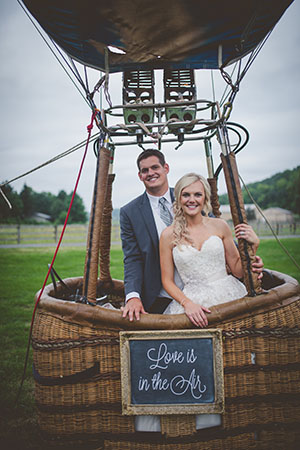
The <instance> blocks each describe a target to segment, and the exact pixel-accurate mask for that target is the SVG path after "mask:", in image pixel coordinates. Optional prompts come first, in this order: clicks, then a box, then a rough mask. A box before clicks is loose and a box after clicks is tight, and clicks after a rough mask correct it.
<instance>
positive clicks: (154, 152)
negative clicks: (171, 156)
mask: <svg viewBox="0 0 300 450" xmlns="http://www.w3.org/2000/svg"><path fill="white" fill-rule="evenodd" d="M150 156H156V157H157V158H158V160H159V162H160V164H161V165H162V166H164V165H165V164H166V160H165V156H164V154H163V153H162V152H161V151H160V150H156V148H149V149H148V150H144V151H143V152H142V153H140V154H139V156H138V158H137V160H136V163H137V166H138V169H139V170H140V162H141V161H142V160H143V159H146V158H149V157H150Z"/></svg>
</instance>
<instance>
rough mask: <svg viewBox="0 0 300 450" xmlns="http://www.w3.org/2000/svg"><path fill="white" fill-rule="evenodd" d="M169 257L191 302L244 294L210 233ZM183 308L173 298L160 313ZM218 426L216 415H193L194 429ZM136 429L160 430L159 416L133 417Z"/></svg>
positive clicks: (223, 300) (213, 301) (223, 299)
mask: <svg viewBox="0 0 300 450" xmlns="http://www.w3.org/2000/svg"><path fill="white" fill-rule="evenodd" d="M173 259H174V264H175V266H176V268H177V271H178V273H179V275H180V277H181V279H182V281H183V283H184V289H183V292H184V294H185V295H186V296H187V297H188V298H189V299H190V300H192V301H193V302H195V303H197V304H200V305H201V306H205V307H206V308H210V307H212V306H214V305H218V304H221V303H226V302H228V301H231V300H236V299H238V298H240V297H244V296H245V295H246V294H247V290H246V288H245V286H244V285H243V284H242V283H241V282H240V281H239V280H237V279H236V278H234V277H233V276H232V275H228V274H227V271H226V262H225V251H224V246H223V241H222V239H221V238H220V237H219V236H215V235H213V236H210V237H209V238H208V239H207V240H206V241H204V243H203V244H202V248H201V249H200V250H198V249H197V248H195V247H192V246H191V245H188V244H182V245H180V246H177V247H174V249H173ZM182 313H184V308H183V307H182V306H181V305H180V304H179V303H178V302H177V301H176V300H173V301H172V302H171V303H170V304H169V306H168V307H167V309H166V310H165V312H164V314H182ZM217 425H221V416H220V415H219V414H197V415H196V429H201V428H208V427H213V426H217ZM135 427H136V430H137V431H160V418H159V416H136V418H135Z"/></svg>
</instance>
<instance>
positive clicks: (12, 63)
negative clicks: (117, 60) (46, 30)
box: [0, 0, 300, 210]
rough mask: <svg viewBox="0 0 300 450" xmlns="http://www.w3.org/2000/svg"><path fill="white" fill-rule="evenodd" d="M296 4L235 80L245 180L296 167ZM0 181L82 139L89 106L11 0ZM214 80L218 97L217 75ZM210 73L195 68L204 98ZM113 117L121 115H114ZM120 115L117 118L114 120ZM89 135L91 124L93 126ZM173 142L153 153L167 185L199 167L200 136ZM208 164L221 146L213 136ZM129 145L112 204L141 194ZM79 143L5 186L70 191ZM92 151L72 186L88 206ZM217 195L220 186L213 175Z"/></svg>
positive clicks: (3, 48) (299, 70)
mask: <svg viewBox="0 0 300 450" xmlns="http://www.w3.org/2000/svg"><path fill="white" fill-rule="evenodd" d="M299 20H300V6H299V2H297V1H295V2H294V3H293V4H292V5H291V6H290V7H289V8H288V10H287V11H286V13H285V14H284V16H283V17H282V19H281V20H280V21H279V23H278V24H277V26H276V27H275V29H274V30H273V32H272V34H271V36H270V38H269V40H268V41H267V43H266V44H265V46H264V47H263V49H262V51H261V53H260V54H259V55H258V57H257V59H256V61H255V62H254V64H253V65H252V67H251V68H250V70H249V72H248V73H247V75H246V77H245V78H244V80H243V81H242V83H241V87H240V92H239V93H238V95H237V97H236V100H235V104H234V109H233V112H232V115H231V120H232V121H235V122H238V123H240V124H241V125H243V126H244V127H246V128H247V129H248V131H249V132H250V142H249V144H248V145H247V147H246V148H245V149H244V150H243V151H242V152H241V153H240V154H239V155H238V167H239V171H240V173H241V175H242V177H243V178H244V180H245V181H246V183H251V182H255V181H259V180H262V179H264V178H267V177H269V176H272V175H274V174H275V173H277V172H281V171H283V170H285V169H293V168H295V167H296V166H297V165H299V164H300V156H299V155H300V153H299V130H298V128H299V119H300V114H299V112H300V89H299V84H300V76H299V75H300V59H299V47H300V27H299ZM0 21H1V28H0V33H1V41H0V56H1V69H0V90H1V102H0V114H1V117H0V124H1V125H0V126H1V144H0V157H1V165H0V181H1V182H3V181H5V180H10V179H12V178H14V177H15V176H18V175H20V174H22V173H24V172H26V171H28V170H30V169H31V168H33V167H35V166H37V165H39V164H41V163H43V162H44V161H46V160H48V159H50V158H52V157H54V156H55V155H57V154H58V153H61V152H63V151H65V150H67V149H68V148H70V147H72V146H73V145H75V144H77V143H78V142H80V141H82V140H83V139H85V137H86V136H87V132H86V126H87V125H88V123H89V122H90V114H91V113H90V109H89V108H88V106H87V105H86V103H85V101H84V100H83V99H82V97H81V96H80V95H79V94H78V92H77V90H76V89H75V87H74V86H73V85H72V83H71V82H70V80H69V79H68V77H67V76H66V74H65V73H64V71H63V70H62V68H61V66H60V65H59V64H58V63H57V61H56V60H55V59H54V57H53V55H52V54H51V53H50V51H49V49H48V48H47V47H46V45H45V43H44V42H43V41H42V39H41V37H40V36H39V35H38V33H37V31H36V30H35V29H34V27H33V25H32V24H31V23H30V21H29V20H28V18H27V17H26V15H25V14H24V12H23V10H22V9H21V8H20V6H19V4H18V3H17V1H16V0H2V1H1V2H0ZM215 78H216V83H217V97H218V98H220V96H221V93H222V90H223V88H224V82H222V83H220V82H219V81H218V76H217V73H216V75H215ZM209 80H210V72H209V71H202V72H201V71H197V94H198V98H205V99H212V90H211V87H210V85H209ZM160 85H161V73H160V72H157V75H156V86H158V93H157V98H156V99H157V101H162V98H160V96H161V97H162V94H161V90H160V89H159V86H160ZM121 88H122V83H121V77H120V75H119V74H115V75H112V76H111V77H110V93H111V97H112V100H113V103H114V104H120V103H121V102H122V100H121ZM120 120H121V119H120ZM120 120H119V122H120ZM94 132H96V128H94ZM175 146H176V144H168V145H165V146H163V148H162V150H163V152H164V153H165V155H166V158H167V161H168V162H169V164H170V166H171V171H170V176H169V177H170V184H171V185H174V183H175V182H176V180H177V179H178V178H179V177H180V176H181V175H183V174H184V173H186V172H189V171H191V170H193V171H197V172H199V173H202V174H204V175H206V174H207V171H206V163H205V157H204V148H203V144H202V143H201V142H198V143H193V144H191V143H186V144H184V145H183V146H182V147H181V148H180V149H179V150H177V151H175V150H174V147H175ZM213 151H214V159H215V166H217V165H218V164H219V156H218V155H219V153H220V150H219V148H218V145H217V143H216V142H214V147H213ZM139 153H140V148H139V147H137V146H129V147H117V149H116V154H115V166H114V167H115V173H116V181H115V183H114V188H113V189H114V190H113V204H114V207H116V208H118V207H120V206H122V205H123V204H124V203H126V202H127V201H129V200H130V199H132V198H133V197H135V196H136V195H138V194H139V193H141V192H142V191H143V185H142V184H141V182H140V181H139V180H138V178H137V171H136V166H135V160H136V157H137V155H138V154H139ZM82 155H83V150H79V151H77V152H75V153H73V154H72V155H70V156H68V157H66V158H64V159H61V160H59V161H57V162H55V163H54V164H52V165H49V166H47V167H45V168H43V169H41V170H39V171H37V172H35V173H33V174H30V175H28V176H26V177H25V178H22V179H21V180H18V181H16V182H14V183H13V184H12V186H13V188H14V189H16V190H17V191H20V190H21V188H22V186H23V185H24V183H26V184H27V185H28V186H31V187H32V188H33V189H34V190H35V191H37V192H42V191H49V192H52V193H54V194H57V193H58V192H59V191H60V190H61V189H64V190H66V191H67V192H68V193H69V192H70V191H72V189H73V187H74V184H75V181H76V177H77V172H78V169H79V165H80V161H81V158H82ZM94 169H95V157H94V154H93V151H92V148H90V150H89V153H88V157H87V161H86V164H85V167H84V169H83V175H82V178H81V180H80V183H79V187H78V193H79V194H80V195H81V196H82V197H83V199H84V202H85V205H86V207H87V209H88V210H89V208H90V203H91V195H92V190H93V179H94ZM219 192H220V193H223V192H225V187H224V182H223V175H222V174H221V175H220V181H219Z"/></svg>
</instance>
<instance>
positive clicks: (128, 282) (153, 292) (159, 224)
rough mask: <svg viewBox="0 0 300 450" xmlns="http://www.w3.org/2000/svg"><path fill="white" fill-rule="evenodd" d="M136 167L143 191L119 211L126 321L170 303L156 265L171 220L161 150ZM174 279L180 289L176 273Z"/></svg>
mask: <svg viewBox="0 0 300 450" xmlns="http://www.w3.org/2000/svg"><path fill="white" fill-rule="evenodd" d="M137 166H138V176H139V179H140V180H141V181H142V182H143V183H144V186H145V189H146V190H145V192H144V193H143V194H142V195H140V196H139V197H137V198H135V199H134V200H132V201H131V202H129V203H128V204H127V205H125V206H123V207H122V208H121V210H120V227H121V239H122V248H123V253H124V287H125V296H126V297H125V301H126V303H125V307H124V308H123V314H122V315H123V317H126V316H127V315H128V317H129V320H130V321H132V320H133V319H134V318H136V319H137V320H139V319H140V314H145V313H146V312H150V313H163V311H164V310H165V309H166V307H167V306H168V304H169V303H170V301H171V298H170V296H169V295H168V294H167V292H166V291H165V290H164V289H163V287H162V283H161V272H160V262H159V237H160V234H161V233H162V231H163V230H164V228H166V227H167V226H168V225H170V224H171V222H172V218H173V211H172V204H173V201H174V193H173V189H172V188H169V183H168V173H169V165H168V164H167V163H166V161H165V158H164V155H163V154H162V153H161V151H159V150H156V149H150V150H145V151H143V152H142V153H141V154H140V155H139V156H138V159H137ZM262 268H263V264H262V261H261V259H260V258H258V259H257V262H256V263H254V265H253V270H254V271H256V272H261V271H262ZM174 280H175V283H176V284H177V285H178V287H180V288H182V287H183V285H182V281H181V279H180V277H179V275H178V273H177V272H176V271H175V274H174Z"/></svg>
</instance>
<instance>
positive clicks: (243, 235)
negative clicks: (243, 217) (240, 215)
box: [234, 223, 259, 251]
mask: <svg viewBox="0 0 300 450" xmlns="http://www.w3.org/2000/svg"><path fill="white" fill-rule="evenodd" d="M234 231H235V235H236V237H237V239H245V240H246V241H247V242H249V244H251V245H253V246H254V249H255V251H256V250H257V248H258V245H259V238H258V237H257V235H256V233H255V232H254V230H253V228H252V227H251V226H250V225H248V224H246V223H240V224H239V225H236V227H235V228H234Z"/></svg>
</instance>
